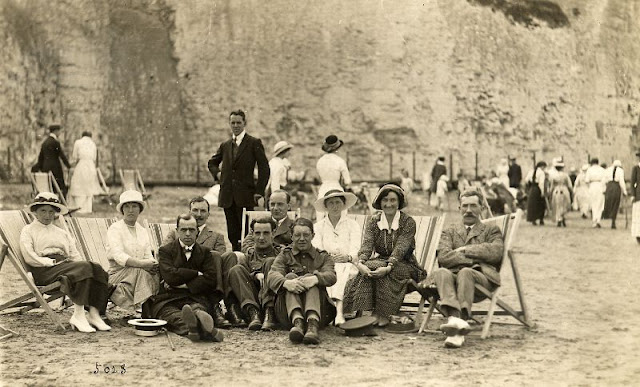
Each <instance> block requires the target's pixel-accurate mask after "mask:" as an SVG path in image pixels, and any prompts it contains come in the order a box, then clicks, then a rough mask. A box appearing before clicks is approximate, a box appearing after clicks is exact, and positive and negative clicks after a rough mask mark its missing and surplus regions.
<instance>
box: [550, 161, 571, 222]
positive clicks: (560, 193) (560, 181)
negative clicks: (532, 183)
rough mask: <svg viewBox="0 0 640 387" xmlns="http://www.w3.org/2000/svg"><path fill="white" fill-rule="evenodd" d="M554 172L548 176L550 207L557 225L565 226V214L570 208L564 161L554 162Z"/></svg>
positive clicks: (568, 185) (568, 186)
mask: <svg viewBox="0 0 640 387" xmlns="http://www.w3.org/2000/svg"><path fill="white" fill-rule="evenodd" d="M554 168H555V170H556V173H554V174H552V175H551V177H550V178H549V182H550V184H551V209H552V210H553V216H554V218H555V220H556V224H557V226H558V227H567V222H566V219H565V214H566V213H567V212H568V211H569V209H570V208H571V194H572V187H571V179H570V178H569V175H568V174H567V173H565V172H564V162H563V161H562V160H561V159H560V160H556V161H555V162H554Z"/></svg>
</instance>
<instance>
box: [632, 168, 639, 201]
mask: <svg viewBox="0 0 640 387" xmlns="http://www.w3.org/2000/svg"><path fill="white" fill-rule="evenodd" d="M631 195H632V196H633V201H634V202H637V201H640V166H638V164H636V165H634V166H633V168H631Z"/></svg>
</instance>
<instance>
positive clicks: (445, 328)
mask: <svg viewBox="0 0 640 387" xmlns="http://www.w3.org/2000/svg"><path fill="white" fill-rule="evenodd" d="M440 330H441V331H442V332H444V334H445V335H447V336H456V335H466V334H468V333H469V332H471V326H470V325H469V323H468V322H466V321H464V320H463V319H461V318H459V317H453V316H450V317H449V320H448V321H447V323H446V324H442V325H440Z"/></svg>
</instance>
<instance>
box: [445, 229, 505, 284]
mask: <svg viewBox="0 0 640 387" xmlns="http://www.w3.org/2000/svg"><path fill="white" fill-rule="evenodd" d="M462 246H467V249H466V252H465V253H462V252H459V251H453V250H455V249H457V248H459V247H462ZM503 251H504V242H503V240H502V233H501V232H500V229H499V228H498V226H495V225H486V224H484V223H477V224H476V225H475V226H473V228H472V229H471V231H469V235H467V230H466V228H465V227H464V225H462V224H457V225H452V226H451V227H449V228H447V229H446V230H444V231H443V232H442V237H441V238H440V244H439V245H438V263H439V264H440V266H442V267H445V268H447V269H451V270H453V271H457V270H459V269H460V268H462V267H473V268H475V269H477V270H479V271H481V272H482V273H483V274H484V275H485V276H486V277H487V279H488V280H489V281H491V282H492V283H494V284H496V285H500V266H501V264H502V253H503Z"/></svg>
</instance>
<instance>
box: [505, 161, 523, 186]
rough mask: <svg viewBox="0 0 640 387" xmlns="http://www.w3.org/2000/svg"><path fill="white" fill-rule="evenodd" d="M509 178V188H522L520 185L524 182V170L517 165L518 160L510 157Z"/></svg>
mask: <svg viewBox="0 0 640 387" xmlns="http://www.w3.org/2000/svg"><path fill="white" fill-rule="evenodd" d="M507 175H508V176H509V187H511V188H516V189H519V188H520V183H521V182H522V168H520V166H519V165H518V164H517V163H516V158H515V157H511V156H509V172H507Z"/></svg>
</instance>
